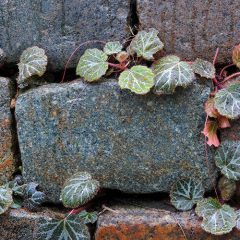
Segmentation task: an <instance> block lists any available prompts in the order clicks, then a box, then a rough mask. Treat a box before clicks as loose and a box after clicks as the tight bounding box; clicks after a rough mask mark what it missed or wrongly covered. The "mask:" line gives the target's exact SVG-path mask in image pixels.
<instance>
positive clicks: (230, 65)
mask: <svg viewBox="0 0 240 240" xmlns="http://www.w3.org/2000/svg"><path fill="white" fill-rule="evenodd" d="M232 66H234V64H233V63H231V64H229V65H227V66H225V67H224V68H223V69H222V70H221V72H220V74H219V76H220V77H222V75H223V72H224V71H225V70H226V69H227V68H229V67H232Z"/></svg>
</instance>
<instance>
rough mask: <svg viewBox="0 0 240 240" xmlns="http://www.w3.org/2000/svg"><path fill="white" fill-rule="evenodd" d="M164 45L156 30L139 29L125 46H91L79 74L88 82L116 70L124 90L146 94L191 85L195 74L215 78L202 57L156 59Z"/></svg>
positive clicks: (209, 64) (210, 65)
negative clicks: (184, 59)
mask: <svg viewBox="0 0 240 240" xmlns="http://www.w3.org/2000/svg"><path fill="white" fill-rule="evenodd" d="M163 47H164V44H163V43H162V41H161V40H160V39H159V37H158V31H157V30H156V29H149V31H144V30H143V31H139V32H138V33H137V34H136V36H134V38H133V39H132V41H131V43H130V45H129V46H128V47H127V48H125V49H124V46H123V45H122V44H121V43H120V42H108V43H106V45H105V46H104V48H103V50H100V49H96V48H93V49H87V50H86V51H85V53H84V54H83V55H82V56H81V57H80V60H79V63H78V65H77V69H76V73H77V75H79V76H80V77H83V78H84V80H85V81H87V82H95V81H97V80H99V79H101V77H103V76H104V75H106V74H107V72H108V71H110V72H112V70H111V69H113V71H114V70H116V71H118V72H121V73H120V75H119V78H118V84H119V86H120V88H121V89H129V90H131V91H132V92H134V93H136V94H146V93H148V92H149V91H150V90H151V89H152V88H153V91H154V93H156V94H159V95H160V94H172V93H174V91H175V89H176V88H177V87H179V86H181V87H187V86H189V85H190V84H191V83H192V82H193V81H194V79H195V75H194V73H196V74H199V75H201V76H202V77H205V78H212V77H214V75H215V68H214V66H213V64H212V63H210V62H208V61H204V60H202V59H196V61H194V62H193V63H189V62H185V61H181V60H180V58H179V57H178V56H175V55H169V56H165V57H162V58H160V59H155V56H156V54H157V53H158V52H159V51H161V50H162V49H163Z"/></svg>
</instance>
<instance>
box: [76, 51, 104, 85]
mask: <svg viewBox="0 0 240 240" xmlns="http://www.w3.org/2000/svg"><path fill="white" fill-rule="evenodd" d="M107 59H108V56H107V54H106V53H104V52H103V51H101V50H98V49H97V48H93V49H87V50H86V51H85V53H84V54H83V55H82V57H81V58H80V60H79V62H78V65H77V69H76V74H77V75H79V76H80V77H83V78H84V79H85V80H86V81H88V82H93V81H96V80H98V79H99V78H101V77H102V76H103V75H104V74H105V73H106V71H107V69H108V62H107Z"/></svg>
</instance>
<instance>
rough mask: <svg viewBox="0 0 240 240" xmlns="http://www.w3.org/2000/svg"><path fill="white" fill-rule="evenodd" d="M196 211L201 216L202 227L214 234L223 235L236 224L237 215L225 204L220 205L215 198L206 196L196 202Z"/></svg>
mask: <svg viewBox="0 0 240 240" xmlns="http://www.w3.org/2000/svg"><path fill="white" fill-rule="evenodd" d="M196 213H197V215H198V216H200V217H203V222H202V224H201V226H202V228H203V229H204V230H205V231H206V232H209V233H212V234H215V235H223V234H226V233H229V232H231V231H232V229H233V228H234V227H235V226H236V220H237V215H236V213H235V211H234V209H233V208H231V207H230V206H228V205H227V204H224V205H221V204H220V203H219V202H218V201H217V200H216V199H213V198H207V199H203V200H202V201H200V202H198V203H197V207H196Z"/></svg>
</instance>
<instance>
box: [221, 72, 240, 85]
mask: <svg viewBox="0 0 240 240" xmlns="http://www.w3.org/2000/svg"><path fill="white" fill-rule="evenodd" d="M237 76H240V72H237V73H234V74H232V75H230V76H228V77H227V78H225V79H224V80H223V81H222V82H221V83H225V82H227V81H228V80H230V79H232V78H234V77H237Z"/></svg>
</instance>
